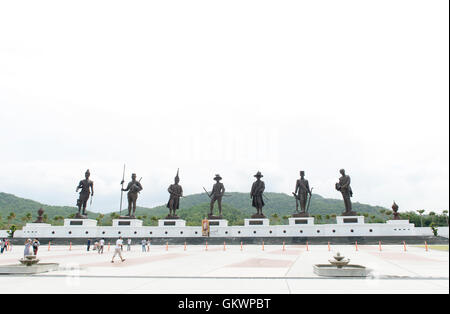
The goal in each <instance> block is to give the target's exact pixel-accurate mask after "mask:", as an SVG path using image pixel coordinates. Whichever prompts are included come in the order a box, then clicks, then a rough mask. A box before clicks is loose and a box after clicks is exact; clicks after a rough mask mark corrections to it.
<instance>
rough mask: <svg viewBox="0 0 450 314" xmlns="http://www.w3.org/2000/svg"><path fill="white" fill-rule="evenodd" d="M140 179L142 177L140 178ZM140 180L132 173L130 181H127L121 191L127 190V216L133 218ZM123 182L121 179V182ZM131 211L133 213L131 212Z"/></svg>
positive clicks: (140, 186) (140, 188) (140, 189)
mask: <svg viewBox="0 0 450 314" xmlns="http://www.w3.org/2000/svg"><path fill="white" fill-rule="evenodd" d="M141 180H142V178H141ZM141 180H139V181H137V180H136V174H135V173H133V174H132V175H131V181H130V182H129V183H128V185H127V187H126V188H125V189H123V188H122V191H123V192H127V191H128V215H127V217H129V218H135V213H136V201H137V199H138V193H139V192H141V191H142V189H143V188H142V184H141V182H140V181H141ZM121 184H123V180H122V182H121ZM131 211H133V213H132V212H131Z"/></svg>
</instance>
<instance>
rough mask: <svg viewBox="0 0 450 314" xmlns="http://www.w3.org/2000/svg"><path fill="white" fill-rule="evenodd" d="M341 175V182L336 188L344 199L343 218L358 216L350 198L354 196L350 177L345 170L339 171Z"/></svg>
mask: <svg viewBox="0 0 450 314" xmlns="http://www.w3.org/2000/svg"><path fill="white" fill-rule="evenodd" d="M339 172H340V173H341V177H340V178H339V182H338V183H336V185H335V188H336V190H338V191H339V192H341V194H342V198H343V199H344V205H345V212H343V213H342V215H343V216H356V213H355V212H354V211H352V201H351V200H350V198H351V197H352V196H353V191H352V188H351V186H350V176H348V175H346V174H345V170H344V169H341V170H340V171H339Z"/></svg>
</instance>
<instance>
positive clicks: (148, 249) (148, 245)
mask: <svg viewBox="0 0 450 314" xmlns="http://www.w3.org/2000/svg"><path fill="white" fill-rule="evenodd" d="M147 252H150V239H147Z"/></svg>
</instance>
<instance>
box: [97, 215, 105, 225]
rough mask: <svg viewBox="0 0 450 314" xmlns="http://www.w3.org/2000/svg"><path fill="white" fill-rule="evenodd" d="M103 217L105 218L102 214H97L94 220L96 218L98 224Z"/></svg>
mask: <svg viewBox="0 0 450 314" xmlns="http://www.w3.org/2000/svg"><path fill="white" fill-rule="evenodd" d="M103 218H105V215H103V214H98V216H97V218H96V220H97V223H98V224H99V226H101V225H102V219H103Z"/></svg>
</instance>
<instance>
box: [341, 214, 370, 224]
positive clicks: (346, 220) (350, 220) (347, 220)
mask: <svg viewBox="0 0 450 314" xmlns="http://www.w3.org/2000/svg"><path fill="white" fill-rule="evenodd" d="M336 222H337V224H338V225H343V224H364V216H337V217H336Z"/></svg>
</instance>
